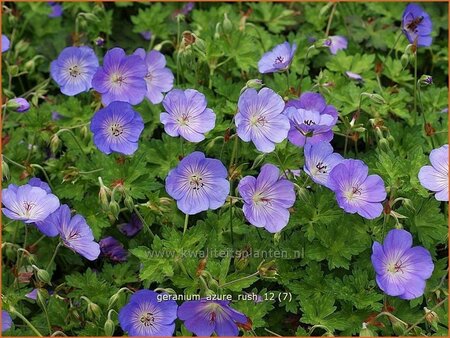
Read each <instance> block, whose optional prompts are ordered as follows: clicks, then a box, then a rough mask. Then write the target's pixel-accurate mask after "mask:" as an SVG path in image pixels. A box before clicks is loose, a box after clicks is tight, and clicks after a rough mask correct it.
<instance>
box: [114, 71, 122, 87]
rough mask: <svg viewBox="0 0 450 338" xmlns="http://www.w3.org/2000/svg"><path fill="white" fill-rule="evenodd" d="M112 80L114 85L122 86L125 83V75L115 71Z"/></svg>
mask: <svg viewBox="0 0 450 338" xmlns="http://www.w3.org/2000/svg"><path fill="white" fill-rule="evenodd" d="M111 82H112V83H113V84H114V85H117V86H121V85H123V84H125V77H124V76H123V75H122V74H120V73H113V74H111Z"/></svg>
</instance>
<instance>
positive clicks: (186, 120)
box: [177, 113, 189, 126]
mask: <svg viewBox="0 0 450 338" xmlns="http://www.w3.org/2000/svg"><path fill="white" fill-rule="evenodd" d="M177 122H178V124H179V125H180V126H187V125H188V123H189V115H188V114H186V113H185V114H182V115H181V116H179V117H178V118H177Z"/></svg>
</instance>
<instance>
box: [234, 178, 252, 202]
mask: <svg viewBox="0 0 450 338" xmlns="http://www.w3.org/2000/svg"><path fill="white" fill-rule="evenodd" d="M255 188H256V178H255V177H253V176H245V177H244V178H242V179H241V180H240V181H239V184H238V191H239V195H241V196H242V198H243V199H244V201H245V202H247V203H251V201H252V198H253V195H254V194H255Z"/></svg>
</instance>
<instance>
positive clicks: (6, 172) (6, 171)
mask: <svg viewBox="0 0 450 338" xmlns="http://www.w3.org/2000/svg"><path fill="white" fill-rule="evenodd" d="M2 175H3V177H4V178H6V179H7V180H9V165H8V163H6V162H5V161H4V160H3V157H2ZM2 180H3V179H2Z"/></svg>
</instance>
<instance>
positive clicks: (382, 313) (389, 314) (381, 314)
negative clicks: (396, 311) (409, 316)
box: [375, 312, 408, 334]
mask: <svg viewBox="0 0 450 338" xmlns="http://www.w3.org/2000/svg"><path fill="white" fill-rule="evenodd" d="M381 316H387V317H389V318H391V319H394V320H397V321H399V322H400V323H402V324H403V325H405V326H406V327H407V326H408V323H405V322H404V321H403V320H401V319H400V318H398V317H396V316H394V315H393V314H392V313H390V312H380V313H379V314H378V315H377V316H376V317H375V319H378V318H380V317H381ZM405 334H406V332H405Z"/></svg>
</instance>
